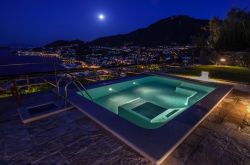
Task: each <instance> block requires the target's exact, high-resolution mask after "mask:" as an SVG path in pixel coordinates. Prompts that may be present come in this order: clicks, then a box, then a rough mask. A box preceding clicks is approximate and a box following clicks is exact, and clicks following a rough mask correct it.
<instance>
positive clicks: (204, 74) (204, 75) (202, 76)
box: [200, 71, 209, 81]
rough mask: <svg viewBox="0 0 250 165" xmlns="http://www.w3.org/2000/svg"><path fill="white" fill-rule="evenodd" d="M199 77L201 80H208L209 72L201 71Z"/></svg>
mask: <svg viewBox="0 0 250 165" xmlns="http://www.w3.org/2000/svg"><path fill="white" fill-rule="evenodd" d="M200 79H201V80H204V81H207V80H209V72H206V71H201V76H200Z"/></svg>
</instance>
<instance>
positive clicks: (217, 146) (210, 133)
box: [0, 90, 250, 165]
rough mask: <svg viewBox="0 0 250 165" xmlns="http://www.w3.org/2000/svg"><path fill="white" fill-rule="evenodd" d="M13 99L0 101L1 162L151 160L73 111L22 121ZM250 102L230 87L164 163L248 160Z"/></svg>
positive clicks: (145, 163)
mask: <svg viewBox="0 0 250 165" xmlns="http://www.w3.org/2000/svg"><path fill="white" fill-rule="evenodd" d="M22 98H23V100H30V101H34V100H36V99H37V98H35V97H33V96H32V97H30V96H29V95H27V96H25V97H22ZM13 102H14V99H13V98H8V99H1V100H0V105H1V108H0V136H1V138H0V164H1V165H5V164H6V165H7V164H13V165H14V164H21V165H22V164H23V165H25V164H43V165H51V164H65V165H67V164H74V165H75V164H76V165H77V164H95V165H98V164H107V165H108V164H116V165H118V164H138V165H150V164H152V163H151V162H150V161H148V160H147V159H145V158H143V157H142V156H140V155H139V154H137V153H136V152H135V151H133V150H131V149H130V148H129V147H127V146H126V145H125V144H123V143H121V142H120V141H119V140H117V139H116V138H115V137H113V136H112V135H111V134H109V133H108V132H107V131H104V130H103V129H101V127H99V126H98V125H96V124H95V123H94V122H93V121H91V120H90V119H89V118H87V117H86V116H84V115H83V114H81V113H80V112H79V111H78V110H76V109H73V110H69V111H65V112H62V113H60V114H56V115H54V116H50V117H48V118H46V119H42V120H39V121H35V122H33V123H29V124H26V125H25V124H23V123H22V122H21V120H20V117H19V115H18V113H17V109H16V106H15V104H13ZM249 103H250V93H245V92H240V91H235V90H234V91H232V92H231V93H230V94H229V95H228V96H227V97H226V98H225V99H224V100H223V101H222V102H221V103H220V104H219V105H218V106H217V107H216V108H215V109H214V111H213V112H212V113H211V114H210V115H209V116H208V117H207V118H206V119H205V120H204V121H203V122H202V123H201V124H200V125H199V126H198V127H197V128H196V129H195V130H194V131H193V132H192V133H191V134H190V135H189V136H188V137H187V138H186V139H185V141H184V142H183V143H182V144H180V145H179V146H178V147H177V148H176V150H175V151H174V152H173V153H172V154H171V155H170V156H169V157H168V158H167V160H166V162H165V163H164V164H171V165H172V164H173V165H183V164H190V165H192V164H205V165H206V164H246V165H247V164H249V163H250V115H247V111H246V108H247V105H248V104H249ZM244 121H245V122H244ZM247 121H248V122H247Z"/></svg>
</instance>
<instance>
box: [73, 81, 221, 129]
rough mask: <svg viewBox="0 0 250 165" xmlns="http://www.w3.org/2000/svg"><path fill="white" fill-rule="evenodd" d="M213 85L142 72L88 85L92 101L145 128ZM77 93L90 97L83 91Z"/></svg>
mask: <svg viewBox="0 0 250 165" xmlns="http://www.w3.org/2000/svg"><path fill="white" fill-rule="evenodd" d="M215 89H216V88H215V87H213V86H208V85H204V84H199V83H194V82H189V81H185V80H182V79H176V78H171V77H162V76H146V77H140V78H137V79H133V80H128V81H123V82H119V83H114V84H109V85H105V86H100V87H96V88H91V89H88V90H87V92H88V93H89V94H90V95H91V97H92V99H93V101H94V103H96V104H98V105H100V106H102V107H103V108H105V109H106V110H109V111H111V112H112V113H114V114H116V115H118V116H120V117H122V118H123V119H126V120H127V121H129V122H131V123H133V124H135V125H137V126H139V127H141V128H145V129H156V128H160V127H161V126H163V125H165V124H166V123H167V122H169V121H171V120H172V119H174V118H175V117H176V116H178V115H179V114H181V113H182V112H184V111H185V110H186V109H188V108H189V107H191V106H192V105H194V104H195V103H197V102H198V101H200V100H201V99H202V98H204V97H205V96H207V95H208V94H209V93H211V92H212V91H214V90H215ZM78 94H79V95H81V96H83V97H85V98H87V99H90V98H89V97H88V95H87V94H86V93H84V92H78Z"/></svg>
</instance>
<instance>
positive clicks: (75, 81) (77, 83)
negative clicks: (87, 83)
mask: <svg viewBox="0 0 250 165" xmlns="http://www.w3.org/2000/svg"><path fill="white" fill-rule="evenodd" d="M67 74H68V75H69V76H70V77H66V76H64V77H61V78H60V79H59V80H58V81H57V91H58V94H59V92H60V82H61V81H62V80H63V79H64V78H69V79H70V81H69V82H68V83H67V84H66V85H65V87H64V92H65V101H66V99H67V98H68V86H69V85H70V84H71V83H73V84H74V85H75V87H76V88H77V90H78V91H79V92H80V93H81V94H82V95H84V93H83V91H84V92H85V93H86V94H87V96H88V97H89V98H90V100H91V101H93V98H92V97H91V95H90V94H89V93H88V91H87V89H86V88H85V87H84V86H83V84H82V83H81V82H80V81H79V79H78V78H77V77H75V76H74V75H72V74H70V73H67ZM81 88H82V90H81ZM65 104H66V102H65Z"/></svg>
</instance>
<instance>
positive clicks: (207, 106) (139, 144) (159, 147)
mask: <svg viewBox="0 0 250 165" xmlns="http://www.w3.org/2000/svg"><path fill="white" fill-rule="evenodd" d="M157 75H160V76H169V77H172V78H177V77H175V76H170V75H167V74H164V73H157ZM144 76H148V75H144ZM139 77H143V75H141V76H139ZM135 78H137V77H129V78H122V79H118V80H113V81H107V82H105V83H99V84H95V85H94V86H90V87H89V88H94V87H98V86H103V85H107V84H112V83H117V82H123V81H125V80H132V79H135ZM179 79H183V80H185V81H189V82H196V83H197V82H199V83H201V84H204V85H211V86H216V89H215V90H214V91H213V92H211V93H210V94H208V95H207V96H206V97H205V98H203V99H202V100H200V101H199V102H198V103H196V104H195V105H193V106H191V107H190V108H188V109H187V110H185V111H184V112H182V113H181V114H180V115H178V116H177V117H175V118H174V119H173V120H171V121H169V122H168V123H167V124H165V125H164V126H162V127H160V128H157V129H144V128H141V127H138V126H136V125H134V124H132V123H130V122H128V121H127V120H125V119H122V118H121V117H119V116H117V115H114V114H113V113H112V112H109V111H108V110H106V109H104V108H103V107H101V106H99V105H97V104H93V102H91V101H89V100H87V99H85V98H83V97H81V96H80V95H78V94H76V91H74V90H72V91H70V95H69V96H70V97H69V101H70V103H71V104H72V105H73V106H75V107H76V108H77V109H79V110H80V112H82V113H83V114H84V115H86V116H88V117H89V118H91V119H92V120H93V121H95V122H96V123H97V124H99V125H100V126H101V127H103V128H104V129H106V130H107V131H109V132H111V133H112V134H113V135H114V136H115V137H117V138H118V139H120V140H121V141H123V142H124V143H125V144H127V145H128V146H130V147H131V148H132V149H134V150H135V151H137V152H138V153H140V154H141V155H143V156H144V157H146V158H147V159H149V160H151V161H152V162H153V163H154V164H164V162H165V161H166V158H167V157H168V156H169V155H170V154H171V153H172V152H173V151H174V149H175V148H176V147H178V145H179V144H181V143H182V142H183V141H184V140H185V138H186V137H187V136H188V135H190V134H191V133H192V131H193V130H194V129H195V128H196V127H197V126H198V125H199V124H200V122H201V121H202V120H204V119H205V118H206V116H207V115H208V114H209V113H211V111H212V110H213V108H214V107H216V105H217V104H218V103H219V102H220V101H221V100H223V98H224V97H225V96H226V95H227V94H228V93H229V92H230V91H231V89H232V86H230V85H224V84H218V83H204V82H201V81H197V80H190V79H185V78H179ZM86 107H87V108H86Z"/></svg>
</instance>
